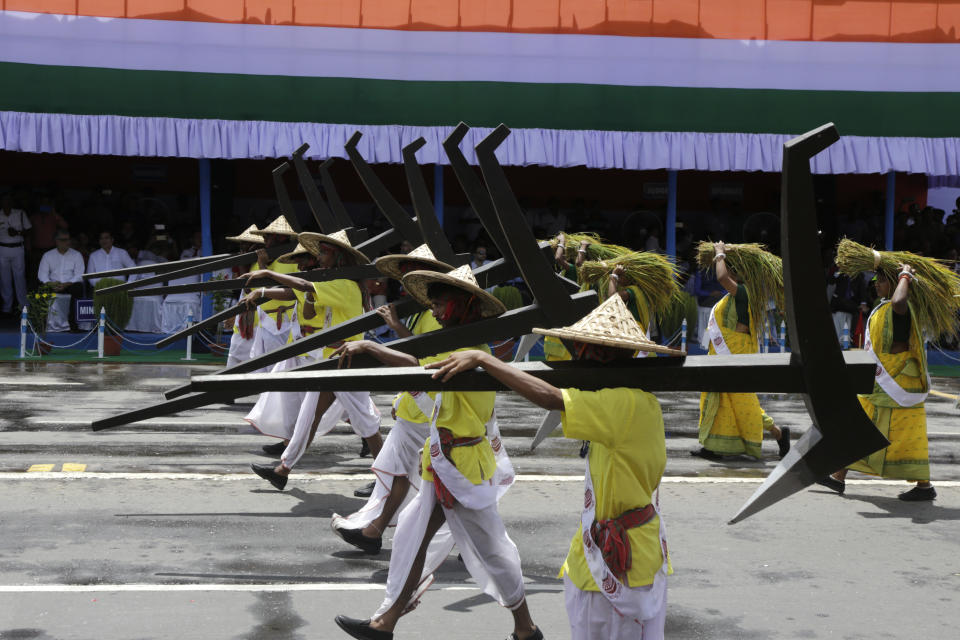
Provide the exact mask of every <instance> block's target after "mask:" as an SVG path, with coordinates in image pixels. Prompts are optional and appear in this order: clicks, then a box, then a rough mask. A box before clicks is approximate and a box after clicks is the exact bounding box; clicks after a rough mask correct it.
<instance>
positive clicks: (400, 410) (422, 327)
mask: <svg viewBox="0 0 960 640" xmlns="http://www.w3.org/2000/svg"><path fill="white" fill-rule="evenodd" d="M440 328H441V327H440V323H439V322H437V319H436V318H434V317H433V314H432V313H430V311H421V312H420V313H419V314H418V315H417V317H416V319H415V320H414V323H413V326H412V327H410V332H411V333H413V335H415V336H419V335H422V334H424V333H429V332H430V331H436V330H437V329H440ZM397 418H401V419H403V420H406V421H407V422H416V423H418V424H422V423H424V422H429V421H430V418H429V417H427V416H425V415H423V412H422V411H420V407H418V406H417V401H416V400H414V399H413V396H411V395H410V394H409V393H407V392H406V391H404V392H403V393H401V394H400V401H399V402H398V403H397Z"/></svg>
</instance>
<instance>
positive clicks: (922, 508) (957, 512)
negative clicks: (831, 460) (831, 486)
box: [847, 494, 960, 524]
mask: <svg viewBox="0 0 960 640" xmlns="http://www.w3.org/2000/svg"><path fill="white" fill-rule="evenodd" d="M847 497H848V498H850V499H852V500H859V501H861V502H869V503H870V504H872V505H874V506H875V507H879V508H880V509H883V510H884V511H886V513H876V512H872V511H861V512H860V515H861V516H863V517H864V518H866V519H867V520H871V519H877V518H905V519H909V520H910V522H912V523H913V524H929V523H931V522H936V521H937V520H960V509H955V508H952V507H941V506H940V505H937V504H935V503H916V502H904V501H903V500H900V499H899V498H897V497H890V498H888V497H886V496H857V495H850V494H847Z"/></svg>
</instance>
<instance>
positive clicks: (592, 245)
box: [550, 233, 630, 263]
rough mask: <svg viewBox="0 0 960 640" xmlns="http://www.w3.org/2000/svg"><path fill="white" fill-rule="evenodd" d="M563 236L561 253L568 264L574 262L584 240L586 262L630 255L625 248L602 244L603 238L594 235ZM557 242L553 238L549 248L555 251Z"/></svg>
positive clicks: (566, 234)
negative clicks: (563, 244) (563, 248)
mask: <svg viewBox="0 0 960 640" xmlns="http://www.w3.org/2000/svg"><path fill="white" fill-rule="evenodd" d="M563 235H564V237H565V238H566V240H565V241H564V243H565V245H566V247H567V248H566V250H564V252H563V253H564V256H565V257H566V258H567V262H570V263H573V262H575V261H576V259H577V251H578V250H579V249H580V242H581V241H584V240H586V241H587V243H588V244H587V258H586V259H587V260H610V259H613V258H616V257H618V256H622V255H624V254H626V253H630V249H627V248H626V247H621V246H620V245H617V244H609V243H607V242H604V241H603V238H601V237H600V236H599V235H597V234H596V233H564V234H563ZM558 242H559V240H558V238H557V237H556V236H555V237H554V238H553V239H552V240H550V246H551V247H553V248H554V249H556V248H557V243H558Z"/></svg>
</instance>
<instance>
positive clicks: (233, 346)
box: [227, 331, 253, 367]
mask: <svg viewBox="0 0 960 640" xmlns="http://www.w3.org/2000/svg"><path fill="white" fill-rule="evenodd" d="M252 350H253V337H251V338H250V339H249V340H248V339H246V338H244V337H243V336H241V335H240V332H239V331H234V332H233V334H232V335H231V336H230V351H229V352H228V353H227V366H228V367H232V366H234V365H236V364H240V363H241V362H246V361H247V360H249V359H250V352H251V351H252Z"/></svg>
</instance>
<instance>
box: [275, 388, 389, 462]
mask: <svg viewBox="0 0 960 640" xmlns="http://www.w3.org/2000/svg"><path fill="white" fill-rule="evenodd" d="M333 395H334V397H335V398H336V400H334V402H333V404H332V405H330V408H328V409H327V410H326V411H325V412H324V414H323V417H322V418H321V420H320V424H319V425H318V426H317V432H316V435H318V436H322V435H324V434H326V433H329V431H330V430H331V429H333V427H334V426H336V424H337V421H338V420H339V419H340V416H342V415H343V414H344V413H346V414H347V418H348V419H349V420H350V426H351V427H352V428H353V431H354V433H356V434H357V435H358V436H360V437H361V438H369V437H370V436H372V435H373V434H375V433H377V432H378V431H379V430H380V410H379V409H377V407H376V405H375V404H373V399H372V398H371V397H370V392H369V391H335V392H334V393H333ZM319 398H320V393H319V392H317V391H308V392H307V393H305V394H304V395H303V402H302V403H301V404H300V412H299V413H298V414H297V420H296V424H295V425H294V428H293V434H292V435H291V436H290V443H289V444H288V445H287V448H286V449H285V450H284V451H283V455H282V456H280V461H281V462H282V463H283V466H285V467H286V468H288V469H292V468H293V467H294V465H296V464H297V462H299V461H300V458H301V457H303V452H304V451H306V448H307V443H308V442H309V441H310V428H311V427H312V426H313V418H314V415H315V414H316V412H317V401H318V400H319Z"/></svg>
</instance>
